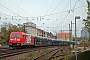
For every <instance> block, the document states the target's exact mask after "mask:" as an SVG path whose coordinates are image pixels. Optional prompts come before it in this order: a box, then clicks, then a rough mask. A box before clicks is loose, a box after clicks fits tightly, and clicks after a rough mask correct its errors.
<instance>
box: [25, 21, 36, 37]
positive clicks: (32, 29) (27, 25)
mask: <svg viewBox="0 0 90 60" xmlns="http://www.w3.org/2000/svg"><path fill="white" fill-rule="evenodd" d="M23 25H25V29H26V30H27V33H29V34H32V35H35V36H37V30H36V24H34V23H32V22H27V23H23Z"/></svg>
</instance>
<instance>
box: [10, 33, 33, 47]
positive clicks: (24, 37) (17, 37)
mask: <svg viewBox="0 0 90 60" xmlns="http://www.w3.org/2000/svg"><path fill="white" fill-rule="evenodd" d="M33 45H34V36H32V35H30V34H26V33H23V32H11V34H10V40H9V46H11V47H23V46H33Z"/></svg>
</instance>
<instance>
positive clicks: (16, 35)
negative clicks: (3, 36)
mask: <svg viewBox="0 0 90 60" xmlns="http://www.w3.org/2000/svg"><path fill="white" fill-rule="evenodd" d="M11 36H12V37H20V34H12V35H11Z"/></svg>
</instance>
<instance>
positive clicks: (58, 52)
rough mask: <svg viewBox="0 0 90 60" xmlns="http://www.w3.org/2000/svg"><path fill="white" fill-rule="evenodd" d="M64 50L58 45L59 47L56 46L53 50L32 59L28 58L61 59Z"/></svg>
mask: <svg viewBox="0 0 90 60" xmlns="http://www.w3.org/2000/svg"><path fill="white" fill-rule="evenodd" d="M64 55H65V54H64V52H63V51H62V49H61V48H60V47H59V48H56V49H53V50H50V51H48V52H46V53H44V54H42V55H40V56H38V57H36V58H34V59H30V60H53V59H56V60H63V59H64V57H63V56H64Z"/></svg>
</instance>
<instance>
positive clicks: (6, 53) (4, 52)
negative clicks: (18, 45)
mask: <svg viewBox="0 0 90 60" xmlns="http://www.w3.org/2000/svg"><path fill="white" fill-rule="evenodd" d="M46 48H52V47H36V48H26V49H15V50H14V49H10V48H0V57H2V58H6V57H10V56H14V55H18V54H23V53H28V52H32V51H37V50H38V49H46Z"/></svg>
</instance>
